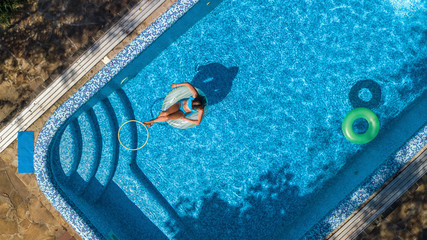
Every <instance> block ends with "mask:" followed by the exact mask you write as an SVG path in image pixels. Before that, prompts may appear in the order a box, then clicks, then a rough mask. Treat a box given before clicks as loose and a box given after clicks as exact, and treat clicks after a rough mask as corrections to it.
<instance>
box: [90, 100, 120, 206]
mask: <svg viewBox="0 0 427 240" xmlns="http://www.w3.org/2000/svg"><path fill="white" fill-rule="evenodd" d="M94 110H95V114H96V116H97V118H98V119H99V123H100V124H99V126H100V129H101V135H102V137H101V138H102V139H99V141H102V142H103V146H104V147H103V149H102V156H101V161H100V163H99V167H98V171H97V172H96V174H95V177H94V178H93V179H92V180H91V181H90V182H89V184H88V187H87V189H86V192H85V194H84V198H85V199H87V200H88V202H90V203H96V202H97V201H98V199H99V198H100V197H101V196H102V193H103V192H104V191H105V188H106V187H107V185H108V184H109V182H110V181H111V179H112V178H113V176H114V173H115V172H116V169H117V163H118V155H119V142H118V140H117V131H118V123H117V118H116V115H115V113H114V110H113V107H112V106H111V103H110V101H109V100H108V99H103V100H102V101H101V102H99V103H98V104H97V105H95V106H94Z"/></svg>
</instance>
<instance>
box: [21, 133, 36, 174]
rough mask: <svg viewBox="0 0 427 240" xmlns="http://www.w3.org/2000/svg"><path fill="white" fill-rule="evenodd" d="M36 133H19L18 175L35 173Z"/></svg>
mask: <svg viewBox="0 0 427 240" xmlns="http://www.w3.org/2000/svg"><path fill="white" fill-rule="evenodd" d="M33 159H34V132H32V131H28V132H18V173H33V172H34V161H33Z"/></svg>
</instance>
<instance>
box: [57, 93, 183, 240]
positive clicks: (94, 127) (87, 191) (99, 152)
mask: <svg viewBox="0 0 427 240" xmlns="http://www.w3.org/2000/svg"><path fill="white" fill-rule="evenodd" d="M113 106H114V107H113ZM132 119H135V116H134V112H133V108H132V104H131V102H130V100H129V99H128V97H127V95H126V93H125V92H124V91H123V90H122V89H118V90H116V91H115V92H114V93H113V94H111V95H109V96H108V98H105V99H103V100H101V101H99V102H98V103H96V104H95V105H94V106H93V107H92V108H90V109H87V110H86V111H83V112H81V113H80V116H78V117H77V120H71V121H69V122H68V125H69V126H64V129H68V128H72V129H70V130H67V131H71V132H73V134H72V135H73V136H72V137H73V138H74V139H73V142H75V143H76V145H78V146H81V148H79V150H78V151H76V152H74V153H73V156H69V157H73V158H74V159H75V160H74V161H72V165H73V167H71V171H70V172H71V175H70V176H66V175H65V174H64V171H63V170H64V169H59V168H60V167H62V165H61V163H60V162H57V163H56V166H55V170H54V172H55V174H57V172H58V171H59V176H56V177H57V178H58V179H59V182H61V183H63V184H64V185H66V186H67V188H68V190H67V191H71V192H72V193H73V194H75V197H73V199H74V201H76V199H77V201H85V202H87V203H86V204H98V201H100V200H101V197H102V196H103V194H104V193H105V191H107V189H108V185H109V184H110V183H111V182H112V181H113V178H114V176H115V173H116V170H117V169H118V168H120V169H123V168H130V170H131V173H132V174H133V175H134V176H133V178H134V179H137V181H136V183H135V187H134V188H135V189H136V191H138V192H137V193H136V194H135V196H134V197H140V196H144V197H145V198H146V203H148V204H145V205H143V206H139V207H140V208H141V209H142V212H143V213H144V214H145V215H146V216H147V217H148V218H149V219H150V221H151V222H153V223H154V224H155V225H156V226H157V227H158V228H159V229H160V230H161V231H162V232H163V233H164V234H165V235H167V236H168V237H169V238H172V237H173V233H170V232H169V231H168V229H167V228H166V227H165V223H166V222H167V221H168V220H171V219H172V220H173V221H174V222H175V224H177V225H181V229H186V227H185V224H183V223H182V222H181V221H180V217H179V215H178V214H177V212H176V211H175V210H174V208H173V207H172V206H171V205H170V204H169V202H168V201H167V200H166V199H165V198H164V196H163V195H162V194H161V193H160V192H159V191H158V190H157V188H156V187H155V186H154V184H153V183H152V182H151V181H150V180H149V179H148V177H147V176H146V175H145V174H144V173H143V172H142V170H141V169H140V168H139V166H138V165H137V161H136V158H137V152H136V151H129V150H127V149H125V148H123V147H121V146H120V144H119V142H118V138H117V133H118V129H119V126H121V124H123V123H124V122H126V121H128V120H132ZM130 127H131V128H133V130H132V129H131V131H135V132H136V130H137V129H136V127H135V125H130ZM73 129H76V130H75V131H73ZM63 132H64V131H63ZM62 134H63V133H62ZM59 136H61V137H60V139H61V138H62V136H64V135H59ZM64 137H69V136H64ZM137 139H138V138H137V137H136V135H131V144H132V146H130V147H132V148H136V147H137ZM95 140H96V141H95ZM56 141H57V142H60V141H61V140H56ZM56 145H58V144H56ZM106 146H110V147H111V148H112V149H113V151H112V152H113V153H112V154H111V155H106V153H103V151H104V150H105V148H106ZM54 148H57V149H58V150H56V151H58V154H59V155H60V151H59V147H57V146H54ZM66 153H68V152H66ZM88 155H91V157H90V158H84V157H83V156H88ZM82 157H83V158H82ZM59 159H64V157H63V156H60V157H59ZM119 165H120V166H119ZM84 169H85V170H84ZM88 170H89V171H88ZM118 174H125V173H118Z"/></svg>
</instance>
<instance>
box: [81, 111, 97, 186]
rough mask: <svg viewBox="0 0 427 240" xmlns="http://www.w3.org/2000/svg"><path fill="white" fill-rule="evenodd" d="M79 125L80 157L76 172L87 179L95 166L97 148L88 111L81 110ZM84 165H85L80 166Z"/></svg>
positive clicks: (93, 127)
mask: <svg viewBox="0 0 427 240" xmlns="http://www.w3.org/2000/svg"><path fill="white" fill-rule="evenodd" d="M78 122H79V125H80V127H81V129H82V139H83V144H82V158H81V160H80V164H79V166H78V167H77V173H78V174H79V175H80V176H81V177H82V178H83V180H85V181H89V180H90V178H91V173H92V172H93V170H94V168H95V164H96V162H97V160H96V156H97V154H96V152H97V151H98V150H99V149H97V147H96V145H97V143H96V142H97V136H96V134H95V132H96V131H95V128H96V126H94V123H93V122H92V121H91V119H90V117H89V114H88V112H83V113H82V114H81V115H80V116H79V117H78ZM89 129H90V130H89ZM81 166H86V167H81Z"/></svg>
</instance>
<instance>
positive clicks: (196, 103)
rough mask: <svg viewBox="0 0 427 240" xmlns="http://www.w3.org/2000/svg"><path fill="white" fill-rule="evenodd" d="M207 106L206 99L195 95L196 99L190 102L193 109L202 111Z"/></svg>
mask: <svg viewBox="0 0 427 240" xmlns="http://www.w3.org/2000/svg"><path fill="white" fill-rule="evenodd" d="M206 104H207V101H206V97H204V96H201V95H197V97H196V98H195V99H194V100H193V102H192V104H191V105H192V107H193V109H203V108H204V107H205V106H206Z"/></svg>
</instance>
